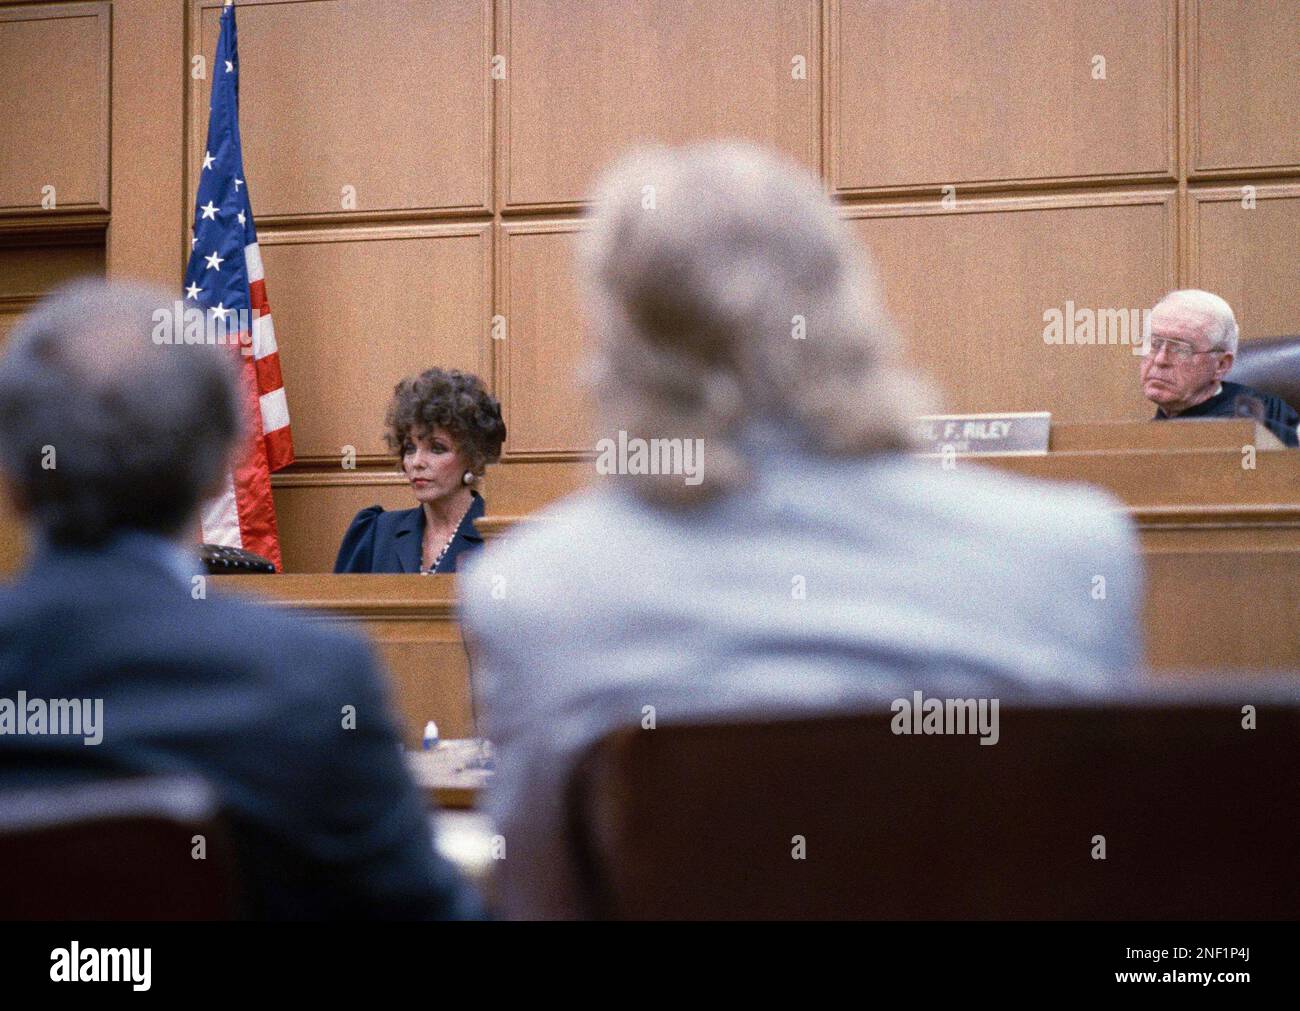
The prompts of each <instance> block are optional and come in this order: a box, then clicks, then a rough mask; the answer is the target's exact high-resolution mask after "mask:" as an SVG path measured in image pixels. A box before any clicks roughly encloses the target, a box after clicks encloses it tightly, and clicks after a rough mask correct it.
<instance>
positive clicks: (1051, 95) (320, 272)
mask: <svg viewBox="0 0 1300 1011" xmlns="http://www.w3.org/2000/svg"><path fill="white" fill-rule="evenodd" d="M220 7H221V0H132V2H129V3H128V2H124V0H118V2H115V3H107V2H100V3H12V2H5V0H0V94H4V95H5V97H6V101H5V103H4V105H3V107H0V139H3V143H0V234H2V233H3V231H4V230H6V229H7V230H8V233H9V234H11V235H12V234H18V232H19V225H21V226H22V227H24V228H30V227H32V226H33V224H34V223H35V222H40V221H49V220H51V219H49V218H42V217H41V215H42V214H43V213H45V214H48V213H58V214H61V215H63V216H64V220H65V222H72V223H76V224H78V225H80V226H82V227H85V228H90V229H92V230H93V229H94V228H96V227H97V228H99V229H100V235H101V238H100V240H99V241H100V242H101V247H102V243H103V241H104V240H103V239H102V232H103V229H104V228H105V227H107V229H108V232H107V264H108V270H109V272H110V273H114V274H117V273H122V274H143V275H145V276H148V277H150V278H151V279H153V280H156V281H160V282H163V283H166V284H169V285H173V286H175V285H179V278H180V276H181V272H182V269H183V262H184V256H185V253H186V251H187V249H188V239H187V234H188V225H189V219H190V216H191V214H192V202H193V193H194V186H195V181H196V176H197V170H198V166H199V163H200V159H201V156H202V153H203V138H204V131H205V128H206V115H207V100H208V91H209V85H210V80H209V78H208V77H207V76H202V77H195V76H194V74H195V63H194V60H195V58H196V57H202V58H203V61H204V62H205V63H210V61H211V59H212V54H213V52H214V49H215V46H216V40H217V25H218V15H219V13H220ZM239 7H240V10H239V28H240V56H241V64H240V67H241V75H242V81H241V95H242V100H243V109H242V130H243V143H244V156H245V161H246V168H247V174H248V181H249V186H250V190H251V194H252V200H253V207H254V211H255V213H256V216H257V222H258V229H259V236H260V241H261V245H262V249H263V258H264V261H265V264H266V270H267V283H268V290H269V295H270V300H271V304H272V307H273V309H274V310H275V318H276V334H277V339H278V340H279V343H280V348H281V357H282V362H283V367H284V373H285V379H286V384H287V389H288V397H289V405H290V410H291V413H292V418H293V427H294V436H295V442H296V445H297V450H298V455H299V463H298V464H297V465H295V467H294V468H293V469H292V470H291V471H289V472H286V473H282V474H280V475H277V476H276V478H275V487H276V499H277V506H278V510H279V517H280V524H281V532H282V539H283V546H284V556H285V561H286V568H287V570H289V571H321V570H324V569H327V568H328V567H329V566H330V565H331V563H332V559H333V555H334V552H335V549H336V547H337V544H338V541H339V538H340V536H341V535H342V532H343V530H344V529H345V527H346V524H347V522H348V520H349V519H350V518H351V516H352V514H353V513H354V512H355V510H357V509H359V508H361V507H362V506H365V505H368V504H371V503H373V502H380V503H382V504H384V505H385V506H388V507H403V506H406V505H408V504H409V501H408V495H407V491H406V486H405V484H404V483H403V482H402V481H401V480H400V478H398V477H397V475H396V474H395V472H394V470H393V466H394V464H393V461H392V460H391V459H389V458H387V457H386V456H385V455H384V451H383V445H382V439H381V435H382V432H381V429H382V418H383V413H384V408H385V406H386V402H387V398H388V395H389V392H390V391H391V388H392V385H393V384H394V383H395V382H396V381H397V380H398V379H399V378H401V377H402V376H404V375H406V374H409V373H411V372H414V371H416V370H418V369H421V368H424V367H427V366H429V365H434V364H442V365H451V366H457V367H461V368H469V369H475V370H477V371H479V372H480V373H481V374H482V375H484V377H485V378H487V379H488V380H489V381H490V383H491V384H492V385H493V387H494V389H495V390H496V391H497V393H498V394H499V395H500V396H501V398H502V400H503V402H504V405H505V410H506V415H507V424H508V427H509V431H510V437H509V439H508V442H507V446H506V455H505V459H504V461H503V462H502V464H501V465H499V466H498V467H495V468H493V469H492V470H491V471H490V472H489V476H488V481H487V487H486V495H487V498H488V505H489V511H490V512H491V513H493V514H497V515H511V514H521V513H526V512H528V511H531V510H533V509H535V508H537V507H538V506H540V505H542V504H544V503H545V502H548V501H550V500H551V499H553V498H554V497H556V496H557V495H559V494H562V493H564V492H566V491H568V490H570V489H572V488H574V487H576V486H577V485H578V484H580V483H581V482H582V481H584V480H585V479H586V477H587V475H588V474H589V473H590V470H591V465H590V463H589V460H588V456H587V454H586V449H587V447H589V446H590V438H589V435H588V432H587V430H586V419H587V417H588V414H589V412H588V409H587V407H586V404H585V400H584V396H583V394H582V387H581V382H580V376H581V363H582V360H583V352H584V345H585V343H586V341H585V336H584V331H585V324H584V321H583V317H582V311H581V305H580V302H579V299H578V297H577V293H576V287H575V283H574V278H573V275H572V269H571V251H572V250H571V247H572V237H573V235H574V233H575V232H576V231H578V230H579V228H580V227H581V216H582V211H583V204H582V200H583V198H584V195H585V194H586V193H587V192H588V188H589V186H590V184H591V181H592V178H593V176H594V174H595V173H596V172H597V171H598V170H599V168H600V167H601V166H602V165H604V164H605V163H606V162H607V161H608V160H609V159H610V158H611V157H613V156H615V155H616V154H617V153H619V152H620V151H622V150H623V149H625V148H626V147H627V146H629V145H631V144H634V143H636V142H638V141H646V140H661V141H666V142H679V141H685V140H690V139H695V138H705V137H743V138H748V139H751V140H754V141H756V142H759V143H762V144H766V145H770V146H772V147H774V148H776V149H778V150H780V151H783V152H785V153H786V154H788V155H789V156H790V157H792V158H794V159H796V160H797V161H799V162H800V163H802V164H804V165H806V166H808V167H809V168H810V169H812V170H814V171H817V172H818V173H820V174H821V176H822V177H823V179H824V180H825V183H826V186H827V189H828V191H829V192H831V193H833V194H834V195H835V196H836V197H837V198H838V199H839V200H840V201H841V203H842V205H843V208H844V214H845V216H846V217H847V218H848V219H849V220H850V221H851V223H852V227H853V228H854V229H855V230H856V231H857V233H858V234H859V235H860V236H861V238H862V239H863V240H864V241H865V242H866V243H867V244H868V245H869V246H870V248H871V250H872V252H873V254H874V256H875V259H876V261H877V263H878V266H879V269H880V272H881V274H882V277H883V280H884V283H885V290H886V293H887V297H888V300H889V304H890V307H891V309H892V311H893V314H894V315H895V317H896V318H897V319H898V321H899V324H900V326H901V327H902V328H903V330H904V332H905V333H906V335H907V337H908V340H909V345H910V348H911V354H912V356H913V359H914V360H915V362H916V363H917V365H918V366H920V367H921V368H923V369H925V370H926V371H927V372H928V373H930V374H931V375H932V377H933V378H934V380H935V382H936V384H937V385H938V386H939V387H940V389H941V390H942V391H943V394H944V396H945V399H946V403H947V406H948V407H950V408H951V409H953V410H970V411H976V410H1041V409H1047V410H1051V411H1052V412H1053V413H1054V415H1055V416H1056V417H1057V418H1058V419H1061V420H1067V421H1086V420H1101V419H1114V420H1121V419H1137V418H1142V417H1144V416H1146V415H1147V414H1148V411H1147V407H1146V405H1145V404H1144V402H1143V400H1142V398H1141V396H1140V394H1139V393H1138V391H1137V386H1136V381H1135V374H1134V373H1135V368H1136V361H1135V359H1134V357H1133V356H1132V354H1131V351H1130V348H1129V347H1126V346H1123V345H1113V346H1107V345H1102V346H1058V345H1049V344H1047V343H1045V341H1044V340H1043V328H1044V314H1045V313H1046V312H1048V311H1049V310H1051V309H1059V310H1061V311H1062V312H1064V311H1065V309H1066V306H1067V303H1073V304H1074V305H1075V306H1076V307H1079V308H1092V309H1097V310H1101V309H1141V308H1145V307H1149V306H1150V305H1151V303H1152V302H1153V301H1154V300H1155V299H1156V298H1158V297H1159V295H1160V294H1162V293H1163V292H1164V291H1165V290H1167V289H1169V288H1172V287H1175V286H1182V285H1190V284H1196V285H1201V286H1205V287H1209V288H1212V289H1214V290H1217V291H1219V292H1221V293H1222V294H1223V295H1224V296H1225V297H1226V298H1228V300H1229V301H1230V302H1232V303H1233V305H1234V307H1235V308H1236V310H1237V313H1238V317H1239V321H1240V323H1241V327H1242V333H1243V337H1244V339H1247V340H1249V339H1251V338H1253V337H1258V336H1266V335H1272V334H1278V333H1286V332H1290V333H1297V332H1300V284H1297V280H1298V278H1297V267H1296V264H1297V263H1298V262H1300V255H1298V254H1300V248H1298V240H1297V236H1300V53H1298V51H1297V47H1296V45H1295V40H1296V38H1297V35H1298V34H1300V6H1297V5H1296V3H1295V2H1294V0H1125V2H1123V3H1115V2H1112V0H980V2H972V0H709V2H708V3H700V2H688V0H241V2H240V4H239ZM110 39H111V46H110V45H109V40H110ZM110 55H111V64H110V60H109V57H110ZM110 65H111V75H110V73H109V70H110ZM202 69H204V70H205V71H206V69H207V68H206V67H203V68H202ZM10 95H17V96H18V101H17V102H11V101H9V96H10ZM109 96H111V102H110V101H109ZM50 103H53V104H52V105H51V104H50ZM55 109H57V112H55V111H53V110H55ZM110 125H111V130H110ZM15 137H22V138H23V140H22V142H21V143H18V144H15V143H13V140H14V138H15ZM110 152H111V157H110ZM110 164H111V168H112V171H111V173H110V172H109V168H110ZM60 172H62V173H63V174H62V175H59V182H60V192H61V194H62V196H61V209H60V210H59V211H57V212H42V211H41V209H40V207H39V192H40V187H41V185H42V184H44V182H45V181H46V180H47V178H53V177H54V175H58V173H60ZM110 180H111V183H112V185H111V186H110V185H109V182H110ZM110 196H111V201H110ZM69 227H70V225H69ZM92 234H93V232H92ZM51 272H53V267H51ZM31 294H32V292H31V291H27V292H11V291H9V289H8V288H0V324H2V322H3V319H4V316H5V312H6V310H7V308H8V307H11V306H12V305H13V304H15V303H12V302H6V301H5V299H7V298H10V299H11V298H13V297H14V296H15V295H18V296H23V295H31ZM494 318H495V319H496V320H497V324H498V325H497V327H496V328H495V331H494V327H493V320H494ZM494 333H495V336H494ZM345 447H354V448H355V450H356V453H357V461H358V466H357V469H355V470H345V469H344V468H343V466H342V459H343V453H344V449H345Z"/></svg>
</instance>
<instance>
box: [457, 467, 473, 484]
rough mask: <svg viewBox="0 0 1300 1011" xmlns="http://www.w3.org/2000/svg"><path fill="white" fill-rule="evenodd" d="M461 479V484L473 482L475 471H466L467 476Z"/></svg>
mask: <svg viewBox="0 0 1300 1011" xmlns="http://www.w3.org/2000/svg"><path fill="white" fill-rule="evenodd" d="M460 480H461V484H473V483H474V472H473V471H472V470H467V471H465V476H464V477H462V478H461V479H460Z"/></svg>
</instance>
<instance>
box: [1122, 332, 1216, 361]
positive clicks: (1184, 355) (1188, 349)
mask: <svg viewBox="0 0 1300 1011" xmlns="http://www.w3.org/2000/svg"><path fill="white" fill-rule="evenodd" d="M1161 348H1168V349H1169V354H1170V356H1171V357H1172V358H1173V359H1174V360H1175V361H1179V362H1185V361H1189V360H1190V359H1192V358H1194V357H1195V356H1196V355H1221V354H1223V352H1224V349H1223V348H1210V349H1209V350H1208V351H1197V350H1196V348H1194V347H1192V346H1191V345H1190V344H1185V343H1183V342H1182V341H1175V340H1168V339H1166V338H1164V337H1152V338H1150V339H1149V340H1148V341H1147V346H1146V351H1145V352H1143V355H1142V357H1143V358H1154V357H1155V356H1156V355H1158V354H1160V349H1161Z"/></svg>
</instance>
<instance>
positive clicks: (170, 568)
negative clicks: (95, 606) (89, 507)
mask: <svg viewBox="0 0 1300 1011" xmlns="http://www.w3.org/2000/svg"><path fill="white" fill-rule="evenodd" d="M35 547H36V552H37V553H38V554H49V553H55V554H61V553H65V552H69V551H71V552H85V553H88V554H93V555H96V556H101V557H102V556H104V555H114V556H116V557H118V558H124V559H131V560H136V561H140V562H144V563H146V564H148V563H152V564H154V565H156V566H158V567H160V568H162V569H163V570H164V571H165V572H167V573H168V574H169V575H171V576H173V577H175V578H176V579H177V580H179V581H180V582H182V583H184V584H185V585H186V586H188V585H190V582H191V580H193V578H194V577H195V576H198V575H202V574H203V573H204V572H205V571H206V570H205V569H204V567H203V562H202V561H201V560H200V558H199V555H198V552H197V551H196V550H194V549H192V548H189V547H186V546H183V545H182V544H181V543H180V542H178V541H174V540H172V539H171V538H168V537H164V536H162V535H161V534H155V533H150V532H149V531H146V530H121V531H118V532H117V533H115V534H113V535H112V536H111V537H110V538H109V539H108V540H107V541H105V542H104V543H103V544H100V545H96V546H95V547H84V548H83V547H72V548H66V547H64V546H62V545H58V544H53V543H51V542H50V540H49V539H48V537H47V536H46V535H45V534H43V533H40V534H37V535H36V545H35Z"/></svg>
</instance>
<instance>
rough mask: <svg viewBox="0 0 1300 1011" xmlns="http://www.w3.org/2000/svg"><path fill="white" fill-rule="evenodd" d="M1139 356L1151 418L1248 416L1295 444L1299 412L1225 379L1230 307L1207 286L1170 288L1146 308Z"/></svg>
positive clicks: (1232, 328) (1232, 338)
mask: <svg viewBox="0 0 1300 1011" xmlns="http://www.w3.org/2000/svg"><path fill="white" fill-rule="evenodd" d="M1150 325H1151V329H1150V337H1149V343H1148V344H1147V348H1146V354H1145V355H1144V356H1143V358H1142V393H1143V395H1145V396H1146V398H1147V399H1148V400H1150V401H1151V402H1152V403H1153V404H1155V405H1156V416H1155V420H1156V421H1167V420H1169V419H1170V418H1175V419H1179V420H1181V419H1184V418H1236V417H1247V418H1250V417H1253V418H1256V419H1257V420H1258V421H1259V422H1260V423H1261V424H1263V425H1265V426H1266V427H1267V428H1268V429H1269V431H1271V432H1272V433H1273V434H1274V435H1276V436H1277V437H1278V438H1279V439H1281V440H1282V442H1283V443H1285V444H1286V445H1287V446H1291V447H1295V446H1296V445H1297V435H1296V426H1297V425H1298V424H1300V415H1297V414H1296V412H1295V411H1294V410H1293V409H1292V408H1291V407H1290V405H1288V404H1287V403H1286V402H1285V401H1284V400H1281V399H1280V398H1278V397H1275V396H1273V395H1272V394H1271V393H1264V392H1262V391H1260V390H1256V389H1252V388H1251V387H1249V386H1243V385H1242V384H1241V383H1233V382H1229V381H1228V380H1227V379H1226V378H1225V377H1226V376H1227V374H1228V373H1229V372H1230V371H1231V369H1232V360H1233V356H1234V355H1235V354H1236V353H1237V321H1236V319H1235V318H1234V317H1233V315H1232V308H1231V307H1230V306H1229V305H1228V303H1227V302H1225V301H1224V300H1223V299H1221V298H1220V297H1219V296H1218V295H1213V294H1211V293H1210V292H1208V291H1197V290H1194V289H1193V290H1184V291H1172V292H1170V293H1169V294H1168V295H1166V296H1165V297H1164V298H1162V299H1161V300H1160V301H1159V302H1157V303H1156V305H1155V308H1153V309H1152V310H1151V317H1150Z"/></svg>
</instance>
